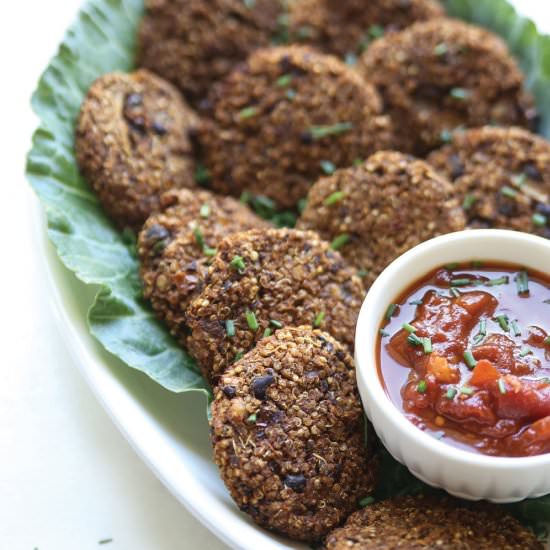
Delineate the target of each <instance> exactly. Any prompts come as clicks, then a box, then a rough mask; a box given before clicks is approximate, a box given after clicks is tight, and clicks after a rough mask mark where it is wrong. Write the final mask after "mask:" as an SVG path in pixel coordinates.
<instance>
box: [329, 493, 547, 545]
mask: <svg viewBox="0 0 550 550" xmlns="http://www.w3.org/2000/svg"><path fill="white" fill-rule="evenodd" d="M398 548H402V549H405V548H406V549H407V550H413V549H418V550H420V549H422V548H430V549H437V550H497V549H498V550H543V545H542V543H540V542H539V541H538V540H537V539H536V537H535V535H534V534H533V533H532V532H531V531H529V530H528V529H526V528H525V527H522V525H521V524H520V523H519V522H518V521H517V520H516V519H514V518H513V517H512V516H510V515H509V514H507V513H506V512H504V511H503V510H502V508H499V507H498V506H495V505H491V504H488V503H468V502H465V501H460V500H458V499H453V498H451V497H438V496H422V495H420V496H416V497H411V496H408V497H397V498H394V499H390V500H385V501H382V502H378V503H376V504H373V505H371V506H367V507H366V508H363V509H362V510H359V511H358V512H355V513H354V514H352V515H351V516H350V517H349V519H348V521H347V522H346V524H345V525H344V527H341V528H340V529H336V530H335V531H333V532H332V533H330V535H328V537H327V539H326V545H325V549H326V550H394V549H398Z"/></svg>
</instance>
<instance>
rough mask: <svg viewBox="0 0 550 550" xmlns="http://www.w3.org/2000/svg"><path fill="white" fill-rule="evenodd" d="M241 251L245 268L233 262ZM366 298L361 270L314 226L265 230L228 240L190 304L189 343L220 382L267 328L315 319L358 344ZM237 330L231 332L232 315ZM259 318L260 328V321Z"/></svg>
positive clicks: (344, 340)
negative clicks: (358, 324) (359, 320)
mask: <svg viewBox="0 0 550 550" xmlns="http://www.w3.org/2000/svg"><path fill="white" fill-rule="evenodd" d="M235 257H240V258H242V259H243V261H244V264H245V266H244V269H238V268H236V267H235V266H234V264H232V262H233V260H234V258H235ZM363 297H364V288H363V284H362V283H361V280H360V279H359V277H358V276H357V275H356V271H355V270H354V269H352V268H349V267H348V266H347V264H346V262H345V261H344V260H343V258H342V256H340V254H339V253H338V252H336V251H334V250H332V249H331V248H330V245H329V244H328V243H326V242H325V241H322V240H321V239H320V238H319V236H318V235H317V234H316V233H314V232H311V231H307V232H304V231H297V230H295V229H264V230H251V231H248V232H244V233H236V234H234V235H231V236H229V237H228V238H227V239H225V240H224V241H222V242H221V243H220V244H219V246H218V254H217V255H216V256H215V258H214V261H213V262H212V265H211V266H210V269H209V272H208V276H207V279H206V284H205V286H204V288H203V290H202V292H201V294H200V295H199V296H197V297H196V298H195V299H194V300H193V302H192V303H191V305H190V307H189V309H188V311H187V322H188V325H189V327H190V328H191V331H192V334H191V336H190V337H189V339H188V345H189V350H190V352H191V353H192V355H194V356H195V358H196V359H197V361H198V363H199V365H201V367H202V369H203V372H204V374H205V376H206V378H207V379H209V380H211V381H213V382H215V381H216V378H217V376H219V375H220V374H221V373H222V372H223V371H224V369H225V368H226V367H227V365H229V364H231V363H232V362H233V361H234V360H235V358H237V357H238V356H239V354H243V353H246V352H247V351H249V350H250V349H252V348H253V347H254V346H255V345H256V344H257V343H258V342H259V341H260V340H261V339H262V338H263V335H264V332H265V330H266V329H268V328H269V329H271V330H273V331H276V330H277V326H275V325H274V324H273V322H272V321H275V322H276V323H277V324H282V325H283V326H284V327H288V326H299V325H309V326H313V325H314V324H315V327H316V328H321V329H323V330H325V331H327V332H329V333H330V334H332V335H333V336H334V337H335V338H337V339H339V340H340V341H341V342H342V343H344V344H345V345H347V346H348V349H352V348H353V342H354V336H355V323H356V321H357V316H358V314H359V309H360V307H361V302H362V300H363ZM228 320H229V321H233V322H234V327H235V334H234V335H233V336H231V337H230V336H229V335H228V334H227V327H226V321H228ZM256 324H257V327H256Z"/></svg>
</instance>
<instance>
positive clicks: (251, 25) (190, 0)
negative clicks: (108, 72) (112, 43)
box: [138, 0, 284, 104]
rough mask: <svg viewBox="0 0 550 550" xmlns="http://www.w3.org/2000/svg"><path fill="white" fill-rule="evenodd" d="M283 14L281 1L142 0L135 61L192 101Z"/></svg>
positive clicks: (266, 36) (264, 42)
mask: <svg viewBox="0 0 550 550" xmlns="http://www.w3.org/2000/svg"><path fill="white" fill-rule="evenodd" d="M283 13H284V10H283V7H282V2H280V0H254V2H249V3H248V7H247V4H246V3H245V2H243V0H209V1H205V0H147V1H146V3H145V15H144V17H143V19H142V22H141V26H140V29H139V38H138V41H139V47H138V50H139V53H138V64H139V65H141V66H143V67H146V68H148V69H150V70H152V71H154V72H156V73H158V74H159V75H161V76H163V77H164V78H166V79H167V80H169V81H170V82H173V83H174V84H175V85H176V86H178V88H179V89H180V90H181V91H182V92H183V93H184V94H185V96H186V97H187V98H188V100H189V101H190V102H191V103H192V104H197V103H198V102H200V101H201V100H202V99H203V98H204V95H205V93H206V92H207V91H208V89H209V88H210V86H211V84H212V83H213V82H215V81H216V80H219V79H220V78H222V77H223V76H224V75H226V74H227V73H228V72H229V71H230V70H231V69H232V68H233V67H234V65H235V64H236V63H238V62H240V61H242V60H244V59H245V58H246V57H247V56H248V54H249V53H251V52H252V51H254V50H255V49H256V48H259V47H262V46H268V45H269V43H270V40H271V38H272V36H273V35H274V34H275V33H276V31H277V29H278V17H279V16H280V15H281V14H283Z"/></svg>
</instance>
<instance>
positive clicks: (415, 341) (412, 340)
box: [407, 332, 424, 346]
mask: <svg viewBox="0 0 550 550" xmlns="http://www.w3.org/2000/svg"><path fill="white" fill-rule="evenodd" d="M422 340H423V338H419V337H418V336H417V335H416V334H415V333H414V332H411V334H409V335H408V336H407V342H409V344H412V345H413V346H422V345H424V342H423V341H422Z"/></svg>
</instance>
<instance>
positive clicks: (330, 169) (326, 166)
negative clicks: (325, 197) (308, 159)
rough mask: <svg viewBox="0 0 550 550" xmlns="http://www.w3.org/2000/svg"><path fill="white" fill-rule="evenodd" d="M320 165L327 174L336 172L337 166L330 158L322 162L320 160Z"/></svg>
mask: <svg viewBox="0 0 550 550" xmlns="http://www.w3.org/2000/svg"><path fill="white" fill-rule="evenodd" d="M319 165H320V166H321V170H322V171H323V172H324V173H325V174H327V176H330V175H331V174H334V172H336V166H335V164H334V163H333V162H331V161H330V160H322V161H321V162H319Z"/></svg>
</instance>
